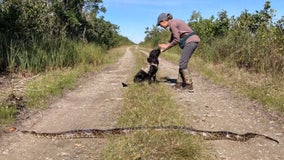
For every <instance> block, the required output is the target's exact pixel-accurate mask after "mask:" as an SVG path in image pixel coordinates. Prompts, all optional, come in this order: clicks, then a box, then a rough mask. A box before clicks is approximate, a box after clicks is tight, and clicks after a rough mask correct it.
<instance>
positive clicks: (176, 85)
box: [173, 73, 183, 89]
mask: <svg viewBox="0 0 284 160" xmlns="http://www.w3.org/2000/svg"><path fill="white" fill-rule="evenodd" d="M173 88H174V89H182V88H183V86H182V78H181V74H180V73H178V78H177V81H176V84H175V85H174V86H173Z"/></svg>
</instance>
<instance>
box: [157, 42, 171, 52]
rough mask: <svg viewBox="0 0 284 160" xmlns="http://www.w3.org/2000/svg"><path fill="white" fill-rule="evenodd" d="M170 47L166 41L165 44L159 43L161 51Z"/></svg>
mask: <svg viewBox="0 0 284 160" xmlns="http://www.w3.org/2000/svg"><path fill="white" fill-rule="evenodd" d="M168 47H169V44H167V43H164V44H159V48H161V51H165V50H166V49H167V48H168Z"/></svg>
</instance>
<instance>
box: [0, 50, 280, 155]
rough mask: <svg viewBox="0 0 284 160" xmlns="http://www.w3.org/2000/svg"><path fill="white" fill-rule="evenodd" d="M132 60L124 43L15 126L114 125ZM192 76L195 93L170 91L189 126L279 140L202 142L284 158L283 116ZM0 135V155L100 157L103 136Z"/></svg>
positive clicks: (222, 150) (170, 68)
mask: <svg viewBox="0 0 284 160" xmlns="http://www.w3.org/2000/svg"><path fill="white" fill-rule="evenodd" d="M133 61H134V56H133V55H132V53H131V52H130V51H129V48H128V49H127V50H126V52H125V54H124V56H123V57H122V58H121V59H119V61H118V62H117V63H116V64H114V65H113V66H111V67H109V68H108V69H106V70H104V71H102V72H101V73H99V74H96V75H92V76H89V77H88V78H86V79H84V80H82V82H81V83H80V84H81V85H80V86H79V87H78V88H77V89H75V90H73V91H70V92H69V93H66V95H65V96H64V97H63V98H61V99H58V100H57V101H55V102H54V103H53V104H52V105H51V106H50V107H49V109H47V110H44V111H42V113H40V114H37V115H35V116H33V117H31V118H30V119H28V120H26V121H25V122H24V123H23V124H22V126H21V127H20V128H19V129H20V130H21V129H25V130H36V131H39V132H57V131H65V130H73V129H81V128H101V129H103V128H110V127H114V126H115V124H116V118H117V116H118V114H119V113H120V108H121V106H122V100H123V97H122V96H123V90H124V89H123V88H122V87H121V82H122V81H126V80H127V78H128V76H129V75H130V73H131V69H132V68H133V67H134V65H135V64H134V63H133ZM159 72H160V73H161V76H168V77H170V78H176V76H177V75H176V74H177V66H176V65H173V64H172V63H169V62H167V61H165V60H163V59H161V62H160V70H159ZM193 78H194V85H195V86H194V87H195V92H194V93H187V92H178V91H174V90H173V92H174V95H175V96H174V97H173V98H175V99H176V100H177V101H178V102H180V104H182V106H183V107H182V108H181V113H183V114H184V116H185V119H186V123H187V124H188V126H192V127H195V128H197V129H204V130H229V131H233V132H238V133H244V132H257V133H262V134H266V135H269V136H271V137H274V138H276V139H278V140H279V141H280V144H279V145H277V144H275V143H273V142H270V141H268V140H264V139H261V138H257V139H252V140H250V141H248V142H233V141H208V142H206V143H208V144H210V145H212V148H213V150H215V151H216V152H213V153H214V157H215V158H216V159H218V160H220V159H228V160H235V159H236V160H240V159H241V160H246V159H249V160H252V159H263V160H266V159H267V160H278V159H279V160H280V159H281V160H282V159H284V137H283V134H284V133H283V132H284V126H283V121H281V120H276V119H275V117H274V116H271V115H270V114H267V113H266V112H265V111H264V110H263V109H261V108H262V107H261V106H259V105H257V104H256V103H254V102H251V101H249V100H248V99H246V98H243V97H239V96H237V95H235V94H233V93H232V92H231V91H230V90H228V89H226V88H222V87H220V86H217V85H214V84H212V83H210V82H209V81H208V80H206V79H204V78H203V77H202V76H200V75H199V74H197V73H195V72H194V73H193ZM258 108H260V109H258ZM0 140H1V141H0V160H2V159H3V160H7V159H9V160H59V159H60V160H61V159H72V160H73V159H75V160H77V159H99V157H98V156H99V154H98V153H100V152H101V151H102V149H103V148H104V145H105V143H106V140H104V139H91V140H90V139H74V140H50V139H37V138H34V137H32V136H26V135H23V134H21V133H19V132H15V133H13V134H11V135H6V136H3V137H1V138H0Z"/></svg>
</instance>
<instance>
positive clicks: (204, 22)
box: [142, 1, 284, 112]
mask: <svg viewBox="0 0 284 160" xmlns="http://www.w3.org/2000/svg"><path fill="white" fill-rule="evenodd" d="M275 13H276V11H275V10H273V9H272V8H271V3H270V1H267V2H265V4H264V7H263V9H261V10H259V11H256V12H255V13H249V12H248V11H246V10H245V11H244V12H242V13H241V15H239V16H232V17H230V18H229V17H228V16H227V12H226V11H224V10H223V11H221V12H219V13H218V17H217V18H215V17H214V16H212V17H210V18H209V19H204V18H203V17H202V16H201V13H199V12H196V11H194V12H193V13H192V15H191V17H190V18H189V22H188V24H189V26H191V27H192V28H193V29H194V31H195V32H196V33H197V34H198V35H199V36H200V37H201V43H200V44H199V47H198V49H197V50H196V52H195V55H194V56H193V57H194V58H196V59H195V62H194V63H192V62H193V61H192V62H191V63H192V65H193V66H194V67H195V68H196V69H197V70H199V71H201V72H203V73H204V74H205V75H206V76H208V77H211V78H212V79H213V80H214V81H216V82H218V83H222V84H226V85H228V86H231V87H233V88H235V89H236V90H237V91H239V92H241V93H243V94H245V95H248V96H249V97H251V98H253V99H256V100H258V101H259V102H262V103H263V104H264V105H267V106H268V107H270V108H274V109H276V110H278V111H281V112H283V111H284V103H283V99H284V95H283V93H284V92H283V90H284V85H283V76H284V54H283V53H284V51H283V46H284V39H283V38H284V17H282V18H281V19H280V20H277V21H273V17H274V15H275ZM177 18H178V17H177ZM146 34H147V35H146V38H145V42H144V43H143V44H142V45H145V46H157V44H158V42H159V43H161V42H166V41H167V40H168V38H169V36H170V35H169V32H168V31H164V30H161V29H160V28H157V27H153V28H147V29H146ZM168 52H170V53H176V54H179V53H180V49H179V48H178V47H175V48H172V49H171V50H169V51H168ZM168 56H171V57H170V58H169V59H173V58H174V61H177V59H178V58H177V57H176V58H175V55H168Z"/></svg>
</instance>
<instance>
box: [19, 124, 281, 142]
mask: <svg viewBox="0 0 284 160" xmlns="http://www.w3.org/2000/svg"><path fill="white" fill-rule="evenodd" d="M142 130H154V131H163V130H166V131H167V130H181V131H184V132H185V133H187V134H190V135H197V136H200V137H202V138H203V139H205V140H233V141H240V142H245V141H248V140H250V139H251V138H256V137H262V138H265V139H268V140H271V141H274V142H276V143H279V141H278V140H276V139H273V138H271V137H269V136H266V135H262V134H257V133H244V134H238V133H234V132H229V131H206V130H197V129H194V128H188V127H181V126H154V127H130V128H112V129H79V130H69V131H63V132H55V133H43V132H42V133H40V132H35V131H22V133H24V134H31V135H33V136H36V137H39V138H52V139H75V138H107V137H108V136H110V135H125V134H127V133H133V132H135V131H142Z"/></svg>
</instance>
